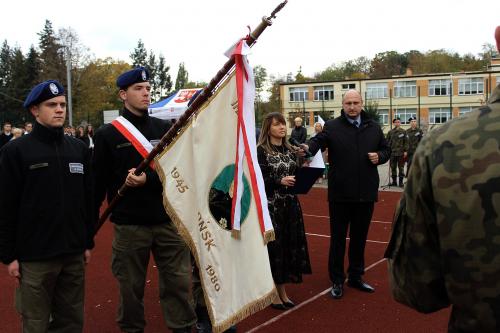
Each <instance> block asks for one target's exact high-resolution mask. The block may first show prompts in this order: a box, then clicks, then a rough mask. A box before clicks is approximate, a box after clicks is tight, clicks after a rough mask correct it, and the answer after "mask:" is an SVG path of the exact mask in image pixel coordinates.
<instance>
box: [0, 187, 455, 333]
mask: <svg viewBox="0 0 500 333" xmlns="http://www.w3.org/2000/svg"><path fill="white" fill-rule="evenodd" d="M399 196H400V193H397V192H380V198H379V199H380V201H379V202H378V203H377V204H376V206H375V213H374V216H373V221H372V224H371V226H370V232H369V234H368V240H369V241H368V243H367V245H366V255H365V262H366V267H367V272H366V274H365V279H366V280H367V281H368V282H369V283H371V284H372V285H373V286H374V287H375V288H376V291H375V293H373V294H366V293H362V292H359V291H357V290H353V289H350V288H348V287H346V288H345V290H344V297H343V298H342V299H340V300H334V299H332V298H331V297H330V294H329V289H330V287H331V283H330V281H329V279H328V247H329V241H330V240H329V230H330V229H329V222H328V205H327V201H326V189H324V188H314V189H313V190H312V191H311V192H310V193H309V194H308V195H306V196H301V197H300V201H301V203H302V209H303V211H304V220H305V224H306V232H307V234H308V237H307V240H308V246H309V254H310V257H311V264H312V268H313V274H312V275H306V276H305V278H304V283H302V284H298V285H290V286H289V287H288V288H287V290H288V294H289V296H290V297H291V298H292V299H293V300H294V301H295V302H296V304H297V306H296V307H295V308H293V309H291V310H288V311H278V310H274V309H272V308H267V309H265V310H263V311H260V312H259V313H256V314H254V315H253V316H251V317H249V318H247V319H246V320H244V321H242V322H241V323H239V324H238V332H270V333H272V332H276V333H278V332H279V333H281V332H391V333H392V332H446V330H447V322H448V316H449V309H446V310H442V311H439V312H437V313H434V314H430V315H423V314H419V313H417V312H415V311H413V310H411V309H409V308H407V307H405V306H402V305H400V304H398V303H396V302H395V301H393V300H392V298H391V296H390V292H389V285H388V276H387V264H386V262H385V260H383V259H382V257H383V253H384V250H385V247H386V245H387V244H386V243H387V241H388V239H389V235H390V227H391V225H390V221H391V219H392V214H393V212H394V207H395V204H396V201H397V200H398V199H399ZM111 239H112V227H111V224H109V223H107V224H106V225H105V226H104V227H103V228H102V230H101V231H100V233H99V235H98V236H97V238H96V244H97V245H96V248H95V249H94V251H93V257H92V262H91V264H90V265H89V266H88V269H87V277H86V278H87V280H86V283H87V285H86V300H85V301H86V304H85V332H86V333H94V332H100V333H108V332H109V333H114V332H117V333H118V332H120V331H119V329H118V327H117V326H116V324H115V321H114V318H115V313H116V308H117V300H118V289H117V284H116V281H115V279H114V278H113V276H112V274H111V270H110V258H111ZM2 268H3V270H2V271H0V332H1V333H11V332H12V333H13V332H20V321H19V316H18V315H17V313H16V312H15V310H14V307H13V303H14V300H13V299H14V288H15V282H14V281H13V280H12V279H11V278H9V277H8V276H7V273H6V270H5V266H3V267H2ZM157 293H158V277H157V273H156V268H155V267H154V263H153V262H152V263H151V264H150V267H149V272H148V283H147V285H146V293H145V299H144V303H145V308H146V321H147V327H146V330H145V332H146V333H157V332H168V329H167V328H166V326H165V323H164V321H163V318H162V316H161V313H160V306H159V303H158V294H157Z"/></svg>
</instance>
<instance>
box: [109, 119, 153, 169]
mask: <svg viewBox="0 0 500 333" xmlns="http://www.w3.org/2000/svg"><path fill="white" fill-rule="evenodd" d="M111 125H113V126H114V127H115V128H116V129H117V130H118V132H120V133H121V134H122V135H123V136H124V137H125V138H126V139H127V140H128V141H129V142H130V143H131V144H132V146H134V148H135V149H136V150H137V152H138V153H139V154H141V156H142V157H144V158H146V157H147V156H148V155H149V153H150V152H151V150H153V145H152V144H151V142H149V140H148V139H146V137H145V136H144V135H143V134H142V133H141V132H140V131H139V130H138V129H137V128H136V127H135V126H134V125H133V124H132V123H131V122H130V121H128V120H127V119H126V118H125V117H123V116H119V117H118V118H116V119H115V120H113V121H112V122H111ZM149 166H150V167H151V168H152V169H153V170H154V164H153V161H151V163H150V164H149Z"/></svg>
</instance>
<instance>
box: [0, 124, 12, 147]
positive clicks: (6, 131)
mask: <svg viewBox="0 0 500 333" xmlns="http://www.w3.org/2000/svg"><path fill="white" fill-rule="evenodd" d="M10 139H12V124H11V123H10V122H9V121H6V122H5V123H4V124H3V131H2V134H0V148H2V146H3V145H4V144H6V143H7V142H9V141H10Z"/></svg>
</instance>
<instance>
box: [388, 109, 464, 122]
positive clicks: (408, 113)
mask: <svg viewBox="0 0 500 333" xmlns="http://www.w3.org/2000/svg"><path fill="white" fill-rule="evenodd" d="M471 111H472V106H465V107H461V108H459V111H458V115H459V116H462V115H464V114H466V113H467V112H471ZM378 114H379V115H380V124H382V125H389V110H387V109H379V110H378ZM416 117H417V109H415V108H407V109H397V110H395V112H394V118H399V119H401V123H402V124H409V123H410V121H409V119H410V118H416ZM450 119H451V113H450V108H429V124H443V123H445V122H447V121H448V120H450Z"/></svg>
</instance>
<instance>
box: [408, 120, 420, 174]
mask: <svg viewBox="0 0 500 333" xmlns="http://www.w3.org/2000/svg"><path fill="white" fill-rule="evenodd" d="M406 136H407V137H408V158H407V164H406V175H408V172H410V166H411V161H412V160H413V155H414V154H415V151H416V150H417V146H418V143H419V142H420V140H422V137H423V136H424V132H423V131H422V130H421V129H420V128H418V127H416V128H414V129H413V128H411V127H410V128H409V129H407V130H406Z"/></svg>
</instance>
